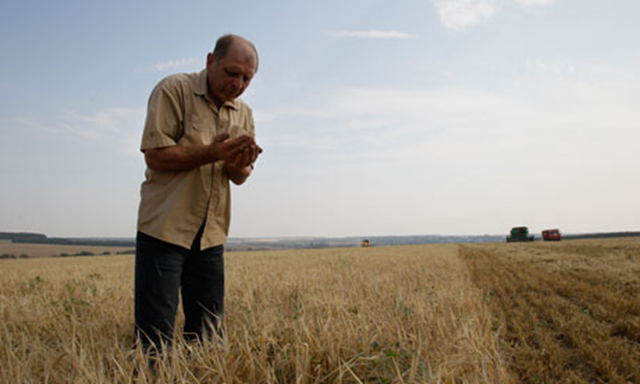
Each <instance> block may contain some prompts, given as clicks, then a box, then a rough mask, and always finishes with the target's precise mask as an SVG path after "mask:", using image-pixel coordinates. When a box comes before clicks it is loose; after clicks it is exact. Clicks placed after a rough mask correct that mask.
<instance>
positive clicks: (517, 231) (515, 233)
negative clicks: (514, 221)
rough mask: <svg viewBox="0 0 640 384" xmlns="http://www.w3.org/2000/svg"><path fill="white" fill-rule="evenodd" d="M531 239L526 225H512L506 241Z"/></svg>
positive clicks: (515, 241) (514, 241) (513, 241)
mask: <svg viewBox="0 0 640 384" xmlns="http://www.w3.org/2000/svg"><path fill="white" fill-rule="evenodd" d="M526 241H533V235H530V234H529V228H527V227H513V228H511V234H510V235H509V236H507V243H518V242H526Z"/></svg>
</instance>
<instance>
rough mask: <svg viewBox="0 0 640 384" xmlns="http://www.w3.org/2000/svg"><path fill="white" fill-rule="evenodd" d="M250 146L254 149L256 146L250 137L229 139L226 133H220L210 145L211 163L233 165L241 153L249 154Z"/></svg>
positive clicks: (243, 136)
mask: <svg viewBox="0 0 640 384" xmlns="http://www.w3.org/2000/svg"><path fill="white" fill-rule="evenodd" d="M252 146H253V147H255V146H256V145H255V141H254V140H253V139H252V138H251V137H250V136H247V135H242V136H239V137H236V138H234V139H229V134H228V133H222V134H220V135H218V136H216V137H215V138H214V139H213V143H211V145H210V149H211V155H212V160H213V162H215V161H218V160H222V161H224V162H227V163H229V162H231V163H233V162H235V161H236V159H237V158H238V157H239V156H242V154H243V153H245V152H251V147H252ZM254 161H255V159H254Z"/></svg>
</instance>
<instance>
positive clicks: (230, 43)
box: [213, 34, 259, 72]
mask: <svg viewBox="0 0 640 384" xmlns="http://www.w3.org/2000/svg"><path fill="white" fill-rule="evenodd" d="M232 47H233V48H235V49H236V50H237V49H242V50H244V51H246V52H245V53H246V55H247V60H254V62H255V72H258V61H259V60H258V50H257V49H256V47H255V45H253V43H252V42H250V41H249V40H247V39H245V38H244V37H242V36H238V35H233V34H228V35H224V36H221V37H220V38H219V39H218V40H217V41H216V46H215V48H214V49H213V57H214V58H216V59H218V60H219V59H223V58H225V57H226V56H227V54H228V53H229V50H230V49H232Z"/></svg>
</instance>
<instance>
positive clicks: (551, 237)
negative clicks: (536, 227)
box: [542, 229, 562, 241]
mask: <svg viewBox="0 0 640 384" xmlns="http://www.w3.org/2000/svg"><path fill="white" fill-rule="evenodd" d="M542 239H543V240H544V241H560V240H561V239H562V235H561V234H560V230H559V229H545V230H544V231H542Z"/></svg>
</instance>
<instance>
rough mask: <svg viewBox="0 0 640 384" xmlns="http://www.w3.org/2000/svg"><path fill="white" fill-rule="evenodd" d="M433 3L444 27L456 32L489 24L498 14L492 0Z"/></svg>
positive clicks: (447, 0)
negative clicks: (484, 23) (485, 23)
mask: <svg viewBox="0 0 640 384" xmlns="http://www.w3.org/2000/svg"><path fill="white" fill-rule="evenodd" d="M433 3H434V5H435V7H436V11H437V12H438V15H439V16H440V20H441V21H442V23H443V24H444V26H445V27H447V28H448V29H452V30H454V31H461V30H464V29H467V28H470V27H473V26H475V25H477V24H480V23H483V22H487V21H488V20H490V19H492V18H493V16H494V15H495V13H496V5H495V3H494V1H492V0H433Z"/></svg>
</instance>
